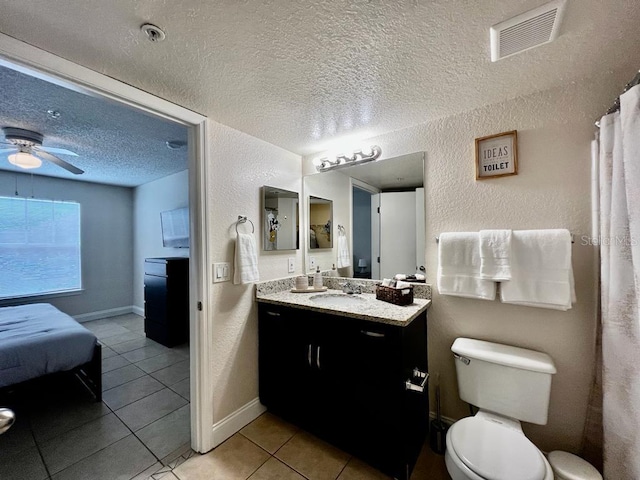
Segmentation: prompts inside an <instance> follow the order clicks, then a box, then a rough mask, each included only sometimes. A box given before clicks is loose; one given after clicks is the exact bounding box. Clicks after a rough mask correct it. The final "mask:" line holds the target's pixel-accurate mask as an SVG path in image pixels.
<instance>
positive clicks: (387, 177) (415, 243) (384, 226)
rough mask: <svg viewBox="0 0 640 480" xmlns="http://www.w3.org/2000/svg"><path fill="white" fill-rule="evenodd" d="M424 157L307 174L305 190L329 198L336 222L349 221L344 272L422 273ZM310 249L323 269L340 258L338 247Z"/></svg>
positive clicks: (383, 275) (375, 276)
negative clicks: (323, 250)
mask: <svg viewBox="0 0 640 480" xmlns="http://www.w3.org/2000/svg"><path fill="white" fill-rule="evenodd" d="M424 157H425V154H424V152H417V153H412V154H409V155H402V156H400V157H394V158H389V159H383V160H378V161H376V162H371V163H366V164H363V165H356V166H350V167H345V168H341V169H338V170H332V171H329V172H325V173H317V174H312V175H307V176H305V177H304V181H303V184H304V193H305V196H308V197H307V198H311V197H315V196H319V197H322V198H326V199H331V200H332V201H333V207H334V208H333V221H334V222H335V226H336V228H337V225H338V224H340V225H344V226H345V227H346V233H347V237H348V244H349V252H350V257H351V266H350V267H348V269H345V270H341V271H339V274H340V275H341V276H349V277H356V278H373V279H382V278H390V277H393V276H394V275H396V274H399V273H401V274H407V275H413V274H415V273H424V263H425V259H424V257H425V209H424V204H425V198H424V185H423V184H424ZM309 205H311V204H309ZM309 220H311V219H309ZM307 224H308V225H312V223H311V222H307ZM334 233H335V232H334ZM309 245H310V244H309ZM335 245H336V244H335V243H334V246H335ZM312 251H313V249H311V248H310V247H309V253H311V252H312ZM311 255H313V256H314V259H315V263H316V264H319V265H320V268H321V269H322V270H325V269H328V268H331V265H332V263H336V258H337V252H336V251H335V247H334V248H332V250H331V251H330V252H328V253H327V254H326V255H325V254H324V253H323V254H321V255H319V254H318V252H315V253H311Z"/></svg>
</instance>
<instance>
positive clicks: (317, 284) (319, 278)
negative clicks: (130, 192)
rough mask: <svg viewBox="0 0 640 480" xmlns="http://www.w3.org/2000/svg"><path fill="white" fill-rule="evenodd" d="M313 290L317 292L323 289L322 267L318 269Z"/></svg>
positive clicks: (314, 277)
mask: <svg viewBox="0 0 640 480" xmlns="http://www.w3.org/2000/svg"><path fill="white" fill-rule="evenodd" d="M313 288H315V289H317V290H319V289H321V288H322V273H320V266H318V267H317V268H316V273H315V275H314V276H313Z"/></svg>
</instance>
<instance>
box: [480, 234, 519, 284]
mask: <svg viewBox="0 0 640 480" xmlns="http://www.w3.org/2000/svg"><path fill="white" fill-rule="evenodd" d="M480 278H484V279H487V280H495V281H498V282H499V281H502V280H510V279H511V230H480Z"/></svg>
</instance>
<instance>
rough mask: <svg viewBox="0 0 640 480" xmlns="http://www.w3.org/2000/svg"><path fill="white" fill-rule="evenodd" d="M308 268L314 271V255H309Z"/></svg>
mask: <svg viewBox="0 0 640 480" xmlns="http://www.w3.org/2000/svg"><path fill="white" fill-rule="evenodd" d="M309 270H313V271H314V272H315V271H316V257H309Z"/></svg>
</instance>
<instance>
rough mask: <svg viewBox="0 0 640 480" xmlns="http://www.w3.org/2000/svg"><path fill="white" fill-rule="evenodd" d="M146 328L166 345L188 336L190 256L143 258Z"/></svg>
mask: <svg viewBox="0 0 640 480" xmlns="http://www.w3.org/2000/svg"><path fill="white" fill-rule="evenodd" d="M144 331H145V333H146V335H147V337H148V338H150V339H151V340H154V341H156V342H158V343H161V344H162V345H164V346H166V347H173V346H175V345H180V344H182V343H185V342H187V341H188V340H189V259H188V258H184V257H167V258H147V259H145V261H144Z"/></svg>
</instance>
